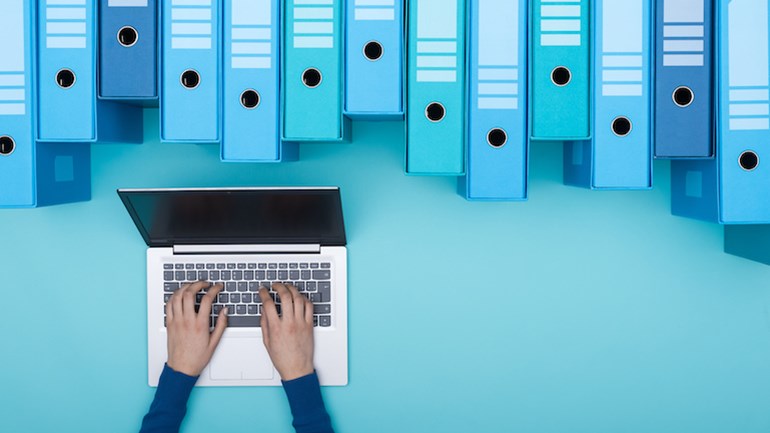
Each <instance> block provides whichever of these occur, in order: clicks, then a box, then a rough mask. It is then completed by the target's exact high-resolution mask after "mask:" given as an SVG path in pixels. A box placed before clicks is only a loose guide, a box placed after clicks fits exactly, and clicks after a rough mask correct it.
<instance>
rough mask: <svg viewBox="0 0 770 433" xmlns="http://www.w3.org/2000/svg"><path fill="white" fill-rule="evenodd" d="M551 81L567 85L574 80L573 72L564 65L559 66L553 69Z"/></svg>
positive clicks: (560, 85) (558, 84)
mask: <svg viewBox="0 0 770 433" xmlns="http://www.w3.org/2000/svg"><path fill="white" fill-rule="evenodd" d="M551 81H553V84H556V85H557V86H559V87H563V86H566V85H567V84H569V82H570V81H572V72H570V70H569V69H567V68H565V67H564V66H557V67H556V68H554V70H553V71H551Z"/></svg>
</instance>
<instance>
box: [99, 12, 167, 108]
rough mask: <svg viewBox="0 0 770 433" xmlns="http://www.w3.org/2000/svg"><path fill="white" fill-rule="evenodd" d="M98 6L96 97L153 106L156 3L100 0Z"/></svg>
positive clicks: (156, 97) (156, 91)
mask: <svg viewBox="0 0 770 433" xmlns="http://www.w3.org/2000/svg"><path fill="white" fill-rule="evenodd" d="M99 6H100V8H99V24H100V25H99V96H101V97H102V98H108V99H114V100H119V101H123V102H135V103H141V104H142V105H153V104H157V100H158V90H157V89H158V86H157V81H158V78H157V77H158V4H157V2H156V0H100V4H99Z"/></svg>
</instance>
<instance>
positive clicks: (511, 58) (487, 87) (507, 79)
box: [477, 1, 519, 110]
mask: <svg viewBox="0 0 770 433" xmlns="http://www.w3.org/2000/svg"><path fill="white" fill-rule="evenodd" d="M478 13H479V21H478V23H479V30H480V31H479V32H478V35H479V36H478V38H479V40H478V47H477V48H478V63H479V67H478V89H477V90H478V95H479V96H478V100H477V106H478V108H479V109H480V110H486V109H496V110H516V109H518V108H519V68H518V66H519V65H518V58H519V40H518V39H519V5H518V2H505V3H501V2H497V3H490V2H486V1H479V12H478ZM482 29H483V30H482Z"/></svg>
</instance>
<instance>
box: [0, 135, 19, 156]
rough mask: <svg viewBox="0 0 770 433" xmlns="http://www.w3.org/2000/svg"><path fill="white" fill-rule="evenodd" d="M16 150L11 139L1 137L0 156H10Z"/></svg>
mask: <svg viewBox="0 0 770 433" xmlns="http://www.w3.org/2000/svg"><path fill="white" fill-rule="evenodd" d="M14 149H16V142H15V141H13V138H11V137H9V136H7V135H3V136H2V137H0V155H6V156H7V155H10V154H12V153H13V151H14Z"/></svg>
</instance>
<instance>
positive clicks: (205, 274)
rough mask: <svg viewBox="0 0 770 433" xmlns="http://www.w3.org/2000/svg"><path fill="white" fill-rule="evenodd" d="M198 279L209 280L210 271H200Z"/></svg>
mask: <svg viewBox="0 0 770 433" xmlns="http://www.w3.org/2000/svg"><path fill="white" fill-rule="evenodd" d="M198 280H200V281H208V280H209V272H208V271H198Z"/></svg>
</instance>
